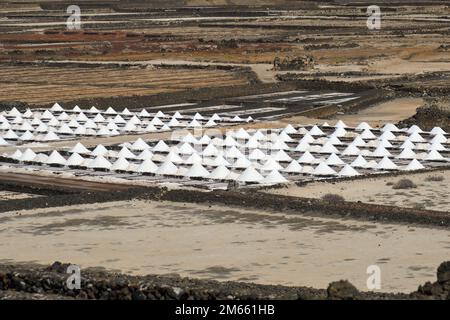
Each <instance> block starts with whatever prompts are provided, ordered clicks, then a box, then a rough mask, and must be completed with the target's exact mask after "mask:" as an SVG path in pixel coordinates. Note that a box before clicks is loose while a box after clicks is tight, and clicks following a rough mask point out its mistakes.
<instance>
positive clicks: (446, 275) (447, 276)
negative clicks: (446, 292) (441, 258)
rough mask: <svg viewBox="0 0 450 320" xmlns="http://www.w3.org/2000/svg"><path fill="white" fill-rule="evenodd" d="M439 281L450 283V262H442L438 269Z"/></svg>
mask: <svg viewBox="0 0 450 320" xmlns="http://www.w3.org/2000/svg"><path fill="white" fill-rule="evenodd" d="M437 281H438V282H439V283H446V282H450V261H445V262H442V263H441V265H440V266H439V268H438V269H437Z"/></svg>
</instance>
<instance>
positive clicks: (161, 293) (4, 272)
mask: <svg viewBox="0 0 450 320" xmlns="http://www.w3.org/2000/svg"><path fill="white" fill-rule="evenodd" d="M68 266H69V264H63V263H61V262H55V263H53V264H52V265H51V266H47V267H46V266H39V265H6V264H1V265H0V299H47V298H48V299H95V300H96V299H102V300H104V299H106V300H259V299H288V300H298V299H300V300H305V299H307V300H311V299H320V300H322V299H333V300H372V299H375V300H379V299H436V300H442V299H444V300H445V299H447V300H448V299H450V261H447V262H443V263H442V264H441V265H440V266H439V267H438V269H437V280H436V281H435V282H433V283H431V282H427V283H425V284H424V285H421V286H419V288H418V290H417V291H415V292H411V293H410V294H387V293H378V292H377V293H375V292H360V291H358V290H357V289H356V288H355V287H354V286H353V285H352V284H351V283H349V282H348V281H345V280H340V281H336V282H333V283H330V285H329V286H328V288H327V290H320V289H313V288H306V287H284V286H269V285H255V284H249V283H241V282H218V281H210V280H195V279H189V278H181V277H179V276H177V275H167V276H156V275H148V276H143V277H138V276H129V275H125V274H116V273H110V272H107V271H102V270H95V269H90V270H84V271H83V274H82V278H81V289H80V290H76V289H75V290H70V289H68V288H67V286H66V280H67V277H68V275H67V274H66V270H67V267H68Z"/></svg>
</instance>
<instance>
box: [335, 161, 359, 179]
mask: <svg viewBox="0 0 450 320" xmlns="http://www.w3.org/2000/svg"><path fill="white" fill-rule="evenodd" d="M338 175H339V176H342V177H353V176H357V175H359V172H358V171H356V170H355V169H353V168H352V167H351V166H350V165H348V164H346V165H345V166H344V168H342V170H341V171H339V173H338Z"/></svg>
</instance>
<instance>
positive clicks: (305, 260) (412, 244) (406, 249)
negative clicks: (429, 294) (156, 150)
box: [0, 201, 450, 292]
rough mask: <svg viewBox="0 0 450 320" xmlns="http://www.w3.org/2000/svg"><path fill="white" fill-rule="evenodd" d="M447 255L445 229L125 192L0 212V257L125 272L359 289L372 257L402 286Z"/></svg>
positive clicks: (385, 278) (386, 282) (392, 283)
mask: <svg viewBox="0 0 450 320" xmlns="http://www.w3.org/2000/svg"><path fill="white" fill-rule="evenodd" d="M449 257H450V231H448V230H441V229H424V228H419V227H410V226H403V225H389V224H374V223H369V222H361V221H354V220H342V219H340V220H334V219H326V218H321V217H307V216H300V215H298V216H297V215H293V214H282V213H269V212H258V211H253V210H241V209H234V208H226V207H221V206H203V205H201V206H200V205H194V204H192V205H191V204H175V203H168V202H143V201H133V202H116V203H106V204H98V205H90V206H77V207H64V208H51V209H41V210H33V211H22V212H18V213H17V212H9V213H4V214H1V215H0V259H3V260H6V259H9V260H11V261H18V262H31V261H33V262H38V263H50V262H53V261H55V260H60V261H65V262H71V263H77V264H80V265H81V267H88V266H102V267H105V268H108V269H114V270H121V271H123V272H130V273H134V274H152V273H153V274H156V273H179V274H181V275H183V276H191V277H202V278H213V279H218V280H241V281H249V282H256V283H263V284H283V285H306V286H314V287H317V288H324V287H326V286H327V284H328V283H329V282H330V281H334V280H338V279H349V280H350V281H351V282H352V283H354V284H355V285H356V286H357V287H358V288H360V289H363V290H366V280H367V276H368V275H367V274H366V269H367V267H368V266H369V265H373V264H376V265H378V266H379V267H380V268H381V272H382V274H381V275H382V290H383V291H390V292H392V291H403V292H409V291H412V290H415V289H417V286H418V284H421V283H424V282H425V281H433V280H435V270H436V267H437V266H438V265H439V263H440V262H442V261H443V260H445V259H448V258H449Z"/></svg>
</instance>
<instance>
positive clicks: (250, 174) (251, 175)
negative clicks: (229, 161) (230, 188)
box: [236, 166, 264, 183]
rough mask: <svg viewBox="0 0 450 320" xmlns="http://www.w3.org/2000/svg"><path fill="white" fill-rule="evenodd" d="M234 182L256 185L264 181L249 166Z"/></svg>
mask: <svg viewBox="0 0 450 320" xmlns="http://www.w3.org/2000/svg"><path fill="white" fill-rule="evenodd" d="M236 180H237V181H239V182H249V183H258V182H261V181H262V180H264V177H263V176H262V175H261V174H260V173H259V172H258V171H256V169H255V168H254V167H253V166H250V167H248V168H247V169H245V170H244V172H242V173H241V174H240V175H239V177H237V179H236Z"/></svg>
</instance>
